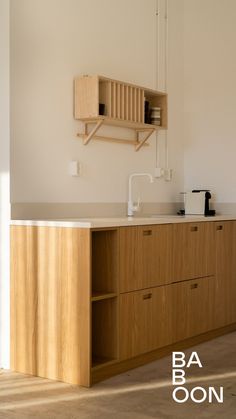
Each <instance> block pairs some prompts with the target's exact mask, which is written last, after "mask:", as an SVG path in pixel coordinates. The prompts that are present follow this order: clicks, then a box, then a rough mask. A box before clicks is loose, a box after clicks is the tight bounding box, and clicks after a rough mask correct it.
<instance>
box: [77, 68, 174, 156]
mask: <svg viewBox="0 0 236 419" xmlns="http://www.w3.org/2000/svg"><path fill="white" fill-rule="evenodd" d="M145 100H146V101H147V102H148V103H149V107H150V108H152V107H159V108H160V110H161V111H160V112H161V118H160V125H154V124H150V123H145V104H144V102H145ZM74 116H75V119H79V120H81V121H83V122H84V125H85V130H84V132H83V133H78V136H79V137H80V138H82V139H83V143H84V145H87V144H88V143H89V142H90V140H92V139H93V140H101V141H109V142H117V143H122V144H132V145H134V147H135V150H136V151H138V150H139V149H140V148H141V147H142V146H144V145H148V144H147V140H148V138H149V137H150V136H151V135H152V134H153V132H155V131H156V130H160V129H166V128H167V94H166V93H164V92H158V91H156V90H152V89H147V88H144V87H140V86H136V85H133V84H128V83H124V82H121V81H117V80H112V79H109V78H106V77H102V76H81V77H78V78H76V79H75V97H74ZM102 125H113V126H116V127H123V128H128V129H132V130H133V131H134V139H132V140H125V139H123V138H116V137H107V136H104V135H98V134H97V133H98V130H99V129H100V127H101V126H102ZM90 127H92V128H90Z"/></svg>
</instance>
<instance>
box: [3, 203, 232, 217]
mask: <svg viewBox="0 0 236 419" xmlns="http://www.w3.org/2000/svg"><path fill="white" fill-rule="evenodd" d="M180 208H183V204H182V203H181V202H167V203H163V202H162V203H143V204H142V207H141V210H140V212H139V213H138V215H145V214H173V215H174V214H176V212H177V211H178V210H179V209H180ZM211 208H214V209H215V210H216V213H217V214H219V215H221V214H222V215H224V214H236V203H212V205H211ZM126 215H127V204H126V203H115V204H114V203H80V204H79V203H66V204H65V203H53V204H52V203H40V202H38V203H13V204H12V205H11V219H13V220H14V219H15V220H16V219H18V220H26V219H31V220H32V219H33V220H34V219H55V218H81V217H125V216H126Z"/></svg>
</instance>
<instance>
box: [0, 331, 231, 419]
mask: <svg viewBox="0 0 236 419" xmlns="http://www.w3.org/2000/svg"><path fill="white" fill-rule="evenodd" d="M192 350H197V352H198V355H199V356H200V358H201V361H202V364H203V368H201V369H199V368H197V367H194V368H193V367H192V368H191V370H190V371H189V376H190V380H189V382H188V384H187V387H188V389H190V388H192V387H195V386H201V387H204V388H205V389H207V388H208V387H209V386H215V387H216V388H218V387H219V386H223V387H224V403H223V404H218V403H213V404H209V403H208V402H204V403H203V404H194V403H193V402H187V403H185V404H177V403H175V402H174V401H172V391H173V387H172V384H171V358H170V357H167V358H164V359H160V360H158V361H156V362H153V363H151V364H148V365H145V366H144V367H140V368H137V369H135V370H132V371H129V372H128V373H124V374H121V375H119V376H117V377H113V378H111V379H109V380H107V381H104V382H102V383H99V384H97V385H95V386H94V387H92V388H90V389H85V388H78V387H75V386H70V385H68V384H64V383H60V382H56V381H51V380H45V379H42V378H38V377H30V376H25V375H22V374H18V373H13V372H9V371H3V370H1V372H0V419H13V418H14V419H34V418H36V419H62V418H63V419H76V418H78V419H93V418H101V419H126V418H130V419H148V418H149V419H150V418H155V419H165V418H170V419H178V418H179V419H185V418H186V419H189V418H191V419H192V418H193V419H194V418H197V419H201V418H212V419H216V418H221V419H222V418H224V419H235V418H236V332H234V333H230V334H228V335H225V336H222V337H220V338H217V339H214V340H212V341H210V342H207V343H203V344H201V345H198V346H196V347H194V348H192V349H188V350H186V351H185V353H186V354H190V352H191V351H192Z"/></svg>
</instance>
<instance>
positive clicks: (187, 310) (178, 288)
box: [171, 277, 215, 342]
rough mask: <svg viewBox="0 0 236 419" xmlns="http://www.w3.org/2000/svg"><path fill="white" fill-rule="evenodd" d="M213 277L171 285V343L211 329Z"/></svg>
mask: <svg viewBox="0 0 236 419" xmlns="http://www.w3.org/2000/svg"><path fill="white" fill-rule="evenodd" d="M214 280H215V278H214V277H207V278H200V279H194V280H190V281H183V282H180V283H176V284H172V285H171V289H172V306H173V310H172V320H173V329H172V333H173V342H178V341H181V340H184V339H187V338H190V337H192V336H197V335H200V334H201V333H204V332H207V331H208V330H210V329H211V321H212V303H213V298H214V296H213V295H212V294H211V290H212V287H213V284H214Z"/></svg>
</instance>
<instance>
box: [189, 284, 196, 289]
mask: <svg viewBox="0 0 236 419" xmlns="http://www.w3.org/2000/svg"><path fill="white" fill-rule="evenodd" d="M190 288H191V290H194V289H196V288H198V284H191V286H190Z"/></svg>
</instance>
